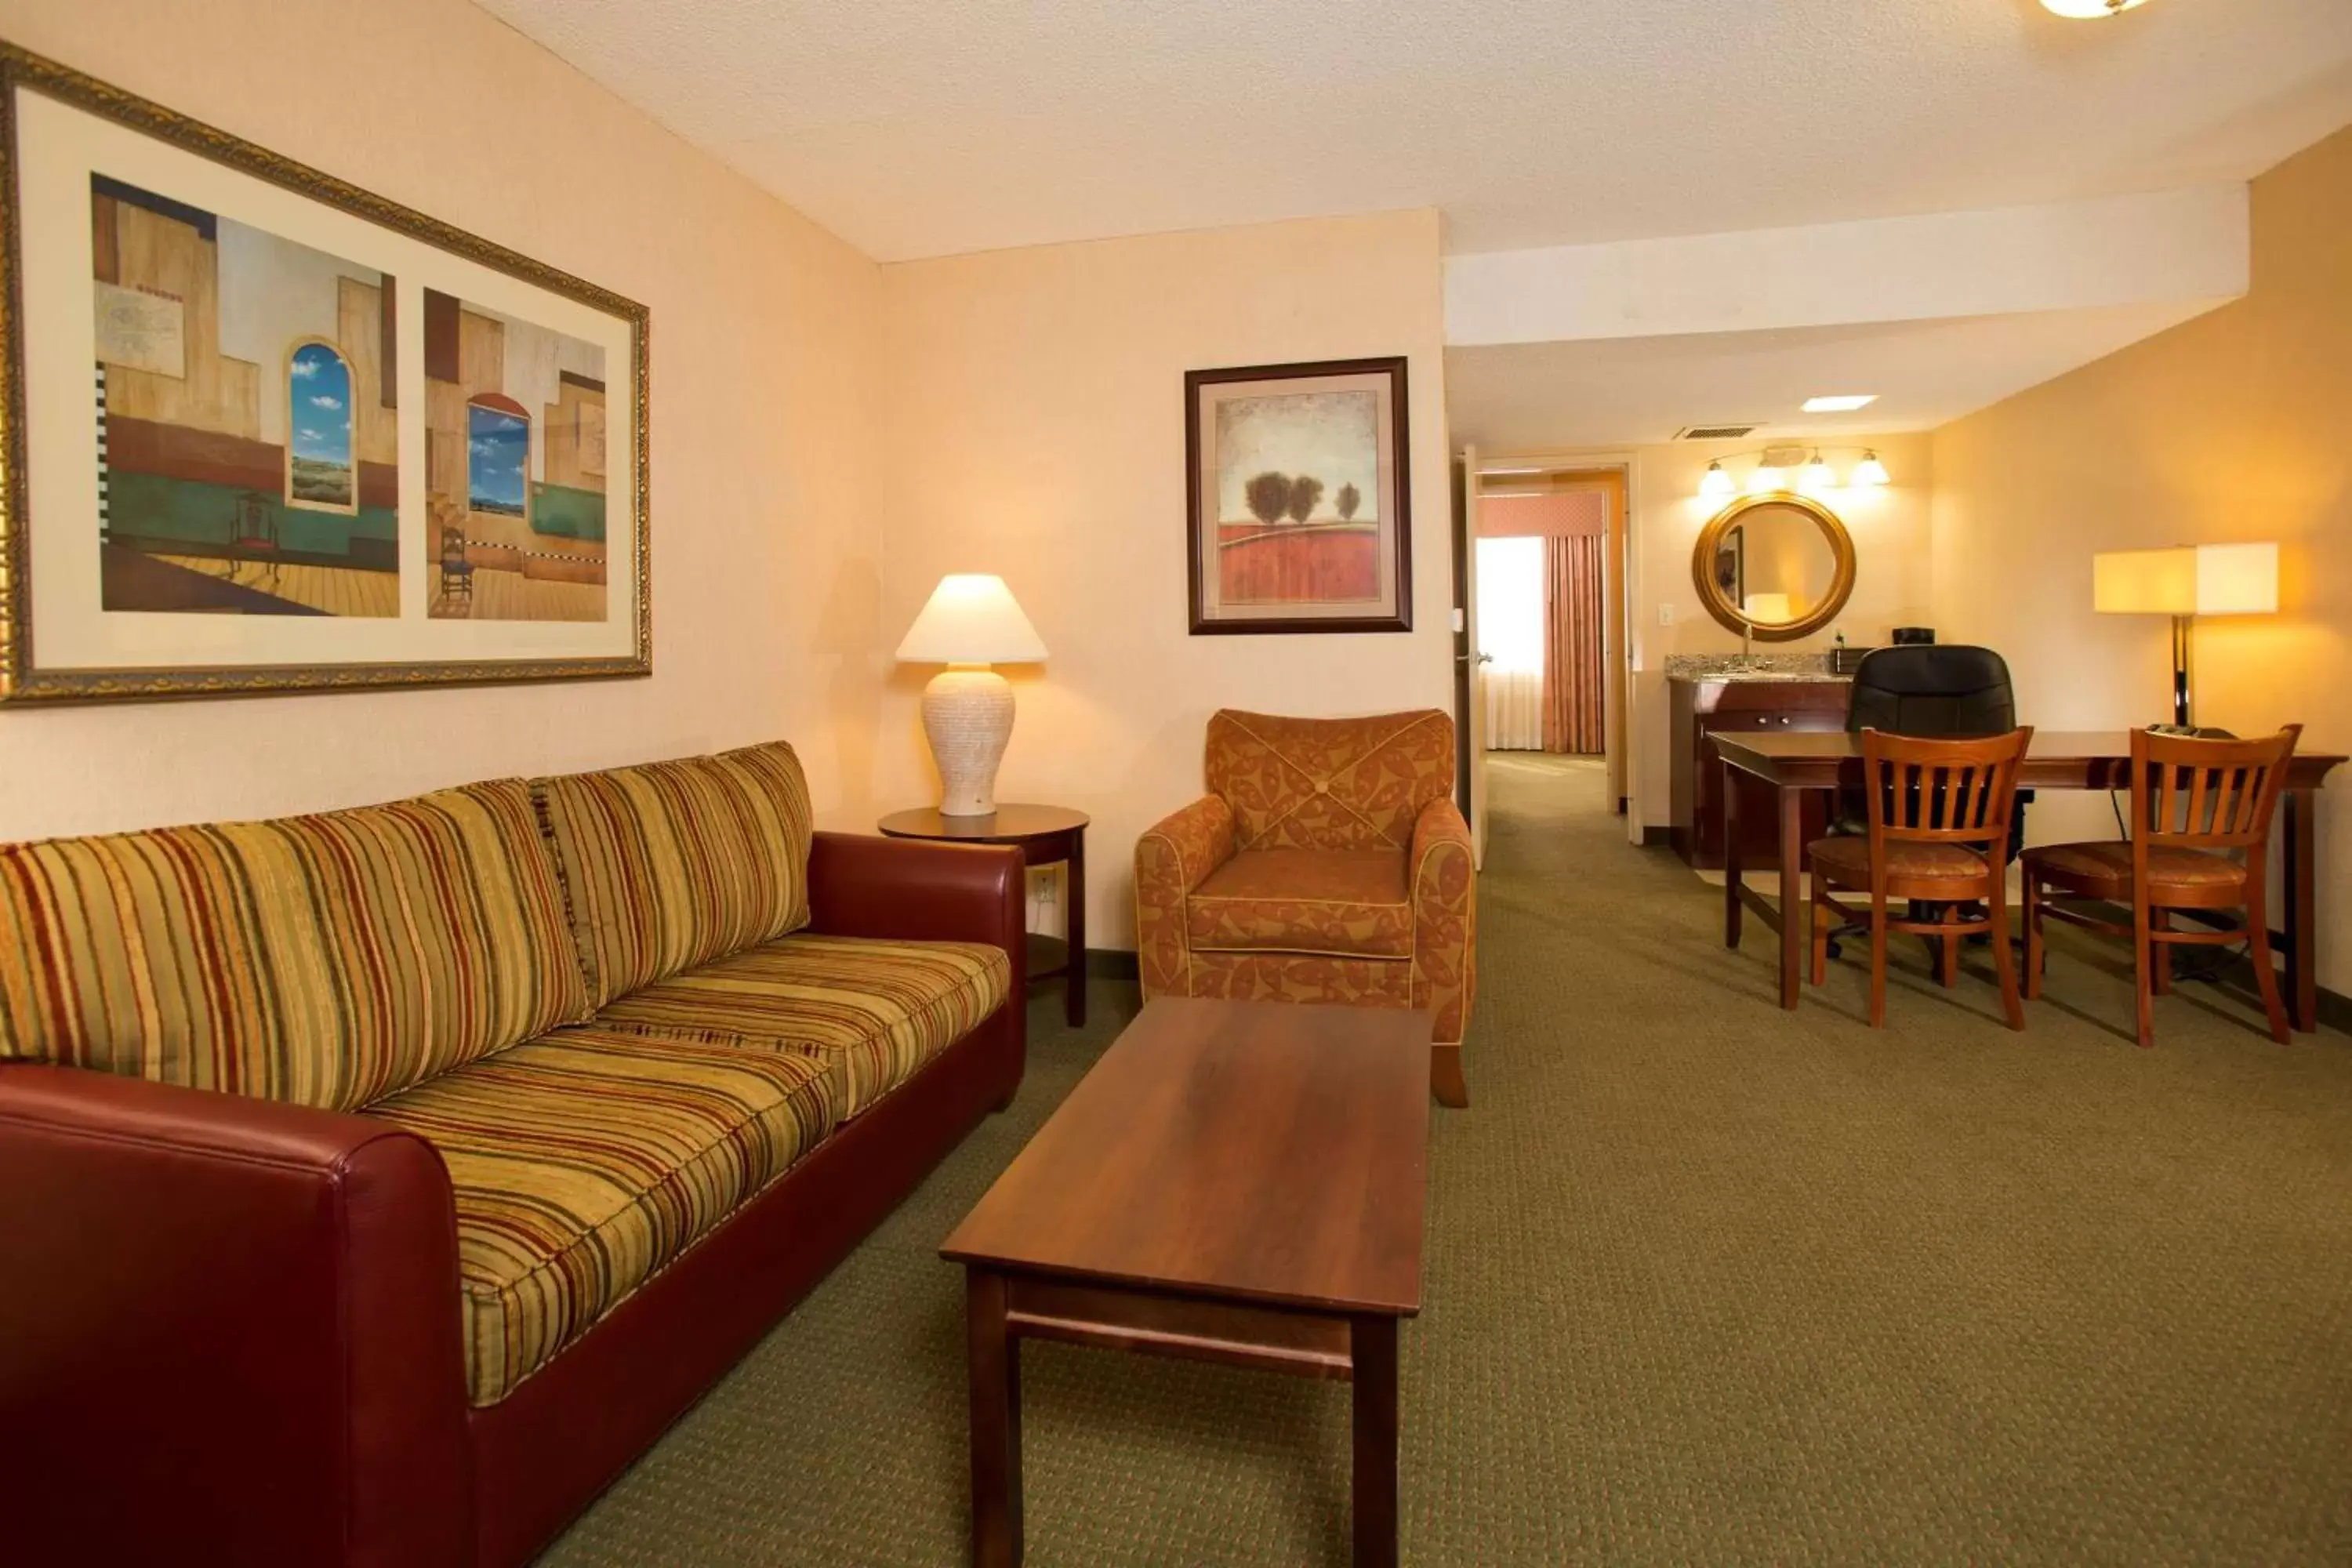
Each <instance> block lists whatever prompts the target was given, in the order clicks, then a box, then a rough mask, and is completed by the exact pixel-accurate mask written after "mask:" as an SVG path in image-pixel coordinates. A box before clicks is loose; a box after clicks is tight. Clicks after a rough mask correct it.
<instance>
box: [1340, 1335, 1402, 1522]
mask: <svg viewBox="0 0 2352 1568" xmlns="http://www.w3.org/2000/svg"><path fill="white" fill-rule="evenodd" d="M1351 1337H1352V1340H1353V1351H1352V1359H1353V1360H1354V1362H1355V1381H1356V1489H1355V1490H1356V1540H1355V1545H1356V1558H1355V1561H1356V1568H1396V1561H1397V1435H1398V1426H1399V1420H1398V1413H1397V1321H1396V1320H1395V1319H1394V1318H1375V1317H1365V1318H1357V1319H1355V1320H1354V1323H1353V1329H1352V1334H1351Z"/></svg>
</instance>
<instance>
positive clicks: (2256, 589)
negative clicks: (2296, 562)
mask: <svg viewBox="0 0 2352 1568" xmlns="http://www.w3.org/2000/svg"><path fill="white" fill-rule="evenodd" d="M2278 561H2279V557H2278V546H2277V545H2275V544H2200V545H2199V546H2198V547H2197V613H2198V614H2199V615H2200V616H2274V615H2276V614H2278V577H2279V573H2278Z"/></svg>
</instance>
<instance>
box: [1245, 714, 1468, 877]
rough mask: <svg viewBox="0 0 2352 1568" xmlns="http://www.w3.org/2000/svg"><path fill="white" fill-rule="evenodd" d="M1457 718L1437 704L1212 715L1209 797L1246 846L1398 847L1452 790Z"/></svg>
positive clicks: (1401, 845)
mask: <svg viewBox="0 0 2352 1568" xmlns="http://www.w3.org/2000/svg"><path fill="white" fill-rule="evenodd" d="M1206 767H1207V773H1208V784H1209V793H1210V794H1211V795H1216V796H1218V797H1220V798H1221V799H1223V801H1224V802H1225V803H1226V805H1229V806H1230V807H1231V808H1232V810H1233V815H1234V842H1235V846H1236V847H1239V848H1242V849H1378V848H1386V849H1400V850H1401V849H1402V848H1404V847H1405V846H1406V845H1407V844H1408V843H1409V842H1411V840H1412V829H1413V823H1414V821H1415V819H1416V818H1418V817H1419V816H1420V815H1421V811H1422V808H1423V806H1425V805H1428V804H1429V803H1430V802H1431V801H1433V800H1435V799H1437V798H1438V797H1440V796H1443V795H1451V794H1452V793H1453V790H1454V721H1453V720H1452V719H1451V718H1449V717H1447V716H1446V715H1445V714H1444V713H1442V712H1440V711H1438V710H1436V709H1433V708H1432V709H1423V710H1419V711H1415V712H1411V713H1382V714H1376V715H1374V716H1372V717H1370V718H1364V719H1286V718H1280V717H1277V716H1276V715H1273V714H1268V713H1243V712H1238V711H1236V710H1233V709H1229V708H1228V709H1221V710H1218V711H1217V712H1216V713H1214V714H1213V715H1211V716H1210V719H1209V738H1208V752H1207V757H1206Z"/></svg>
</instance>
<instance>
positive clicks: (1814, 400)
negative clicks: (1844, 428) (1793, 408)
mask: <svg viewBox="0 0 2352 1568" xmlns="http://www.w3.org/2000/svg"><path fill="white" fill-rule="evenodd" d="M1877 401H1878V394H1876V393H1874V392H1848V393H1840V394H1838V395H1836V396H1834V397H1808V398H1806V399H1805V412H1806V413H1808V414H1851V413H1853V411H1854V410H1855V409H1857V408H1867V407H1869V406H1870V405H1872V404H1874V403H1875V402H1877Z"/></svg>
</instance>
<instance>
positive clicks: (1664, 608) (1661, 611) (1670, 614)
mask: <svg viewBox="0 0 2352 1568" xmlns="http://www.w3.org/2000/svg"><path fill="white" fill-rule="evenodd" d="M1674 624H1675V607H1674V605H1659V606H1658V625H1660V626H1673V625H1674Z"/></svg>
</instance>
